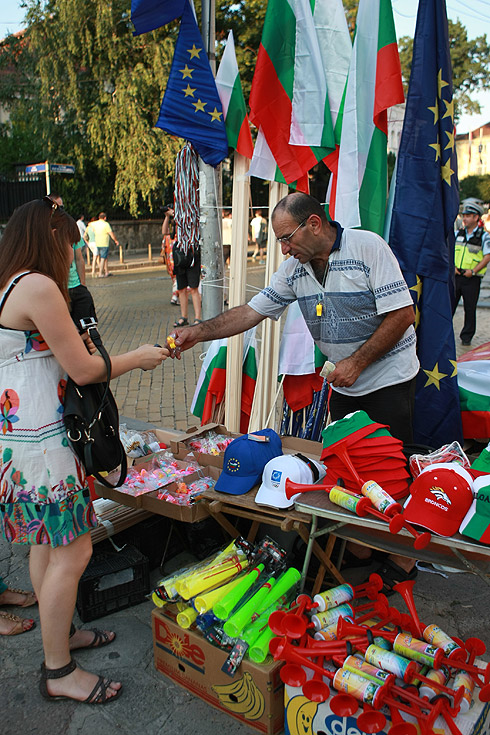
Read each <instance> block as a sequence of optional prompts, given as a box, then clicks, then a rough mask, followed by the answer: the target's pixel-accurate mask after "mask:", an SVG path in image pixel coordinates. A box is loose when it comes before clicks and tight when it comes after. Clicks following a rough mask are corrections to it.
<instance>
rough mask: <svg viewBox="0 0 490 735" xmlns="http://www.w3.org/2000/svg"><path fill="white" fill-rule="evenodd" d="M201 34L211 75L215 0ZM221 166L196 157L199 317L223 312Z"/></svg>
mask: <svg viewBox="0 0 490 735" xmlns="http://www.w3.org/2000/svg"><path fill="white" fill-rule="evenodd" d="M201 33H202V38H203V41H204V48H205V50H206V53H207V56H208V59H209V63H210V66H211V70H212V72H213V76H215V75H216V56H215V49H214V46H215V0H203V3H202V15H201ZM220 180H221V168H218V167H217V168H214V167H213V166H210V165H208V164H207V163H204V161H203V160H202V159H201V157H199V194H200V197H199V199H200V222H201V238H202V246H201V264H202V266H203V268H204V277H203V280H202V316H203V319H212V317H215V316H217V315H218V314H221V312H222V311H223V294H224V288H223V286H224V282H223V271H224V264H223V246H222V237H221V206H219V205H220V204H221V186H220Z"/></svg>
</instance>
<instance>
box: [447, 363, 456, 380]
mask: <svg viewBox="0 0 490 735" xmlns="http://www.w3.org/2000/svg"><path fill="white" fill-rule="evenodd" d="M449 362H450V363H451V365H452V366H453V372H452V373H451V375H450V377H451V378H455V377H456V375H457V374H458V362H457V360H449Z"/></svg>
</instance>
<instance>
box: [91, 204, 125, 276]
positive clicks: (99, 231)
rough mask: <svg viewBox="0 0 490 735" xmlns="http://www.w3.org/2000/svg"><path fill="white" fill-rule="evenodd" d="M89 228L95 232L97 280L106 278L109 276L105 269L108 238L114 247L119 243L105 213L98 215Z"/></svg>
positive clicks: (106, 268)
mask: <svg viewBox="0 0 490 735" xmlns="http://www.w3.org/2000/svg"><path fill="white" fill-rule="evenodd" d="M90 227H91V228H92V229H93V231H94V232H95V244H96V245H97V252H98V255H99V258H100V264H99V278H107V276H108V275H110V274H109V271H108V267H107V256H108V254H109V238H110V239H111V240H113V241H114V244H115V245H119V242H118V241H117V240H116V238H115V237H114V233H113V231H112V227H111V226H110V224H109V223H108V222H107V215H106V213H105V212H101V213H100V214H99V219H98V220H96V221H95V222H91V223H90Z"/></svg>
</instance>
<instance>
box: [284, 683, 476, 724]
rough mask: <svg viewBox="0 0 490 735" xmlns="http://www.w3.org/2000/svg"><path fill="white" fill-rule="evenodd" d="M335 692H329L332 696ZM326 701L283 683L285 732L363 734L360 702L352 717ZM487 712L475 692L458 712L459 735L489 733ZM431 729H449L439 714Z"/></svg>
mask: <svg viewBox="0 0 490 735" xmlns="http://www.w3.org/2000/svg"><path fill="white" fill-rule="evenodd" d="M475 691H478V690H475ZM335 693H336V692H335V691H332V695H333V694H335ZM329 702H330V699H328V700H327V701H326V702H321V703H318V702H311V701H310V700H309V699H307V698H306V697H305V696H304V695H303V692H302V690H301V689H300V688H299V687H290V686H287V685H285V687H284V703H285V715H284V717H285V731H286V732H287V733H289V735H314V734H315V735H316V733H320V732H321V733H324V734H325V735H364V730H360V729H359V727H358V725H357V713H361V712H362V707H361V705H359V709H358V711H357V713H356V714H354V715H352V716H351V717H339V716H338V715H336V714H334V713H333V712H332V710H331V709H330V705H329ZM489 711H490V703H489V702H486V703H485V702H480V700H479V699H478V694H476V697H475V700H474V701H473V706H472V707H471V709H470V710H469V712H467V713H466V714H464V715H461V714H460V715H458V717H457V718H456V720H455V723H456V726H457V727H458V728H459V730H460V731H461V735H489V733H490V720H489V717H488V714H489ZM382 712H383V714H384V715H385V717H386V725H385V727H384V728H383V730H381V731H380V732H379V735H387V733H388V730H389V729H390V726H391V721H390V715H389V711H388V710H387V709H386V708H385V709H383V710H382ZM407 721H410V722H414V723H415V720H414V719H412V718H410V719H409V718H408V717H407ZM433 732H434V733H435V735H447V733H448V732H449V730H448V727H447V725H446V723H445V721H444V719H443V718H442V717H438V718H437V720H436V722H435V724H434V728H433Z"/></svg>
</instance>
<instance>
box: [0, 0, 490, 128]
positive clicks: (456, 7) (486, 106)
mask: <svg viewBox="0 0 490 735" xmlns="http://www.w3.org/2000/svg"><path fill="white" fill-rule="evenodd" d="M21 2H22V0H1V5H2V12H1V16H0V38H1V37H4V36H6V35H7V34H8V33H15V32H16V31H19V30H20V29H21V28H22V27H23V24H22V21H23V18H24V13H25V11H24V9H23V8H21V7H20V4H21ZM392 5H393V16H394V19H395V26H396V32H397V36H398V38H400V37H401V36H413V34H414V31H415V21H416V18H417V7H418V0H392ZM446 5H447V13H448V17H449V18H450V19H451V20H452V21H456V20H460V21H461V22H462V23H463V25H464V26H466V28H467V30H468V36H469V38H475V37H476V36H481V35H483V34H486V35H487V38H489V39H490V2H489V0H446ZM472 96H474V97H475V99H477V100H478V102H479V103H480V104H481V106H482V114H481V115H463V116H462V117H461V119H460V121H459V122H458V125H457V132H458V133H467V132H469V131H470V130H475V129H476V128H477V127H479V126H480V125H483V124H485V123H488V122H490V90H489V91H488V92H482V93H480V94H478V95H472Z"/></svg>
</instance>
